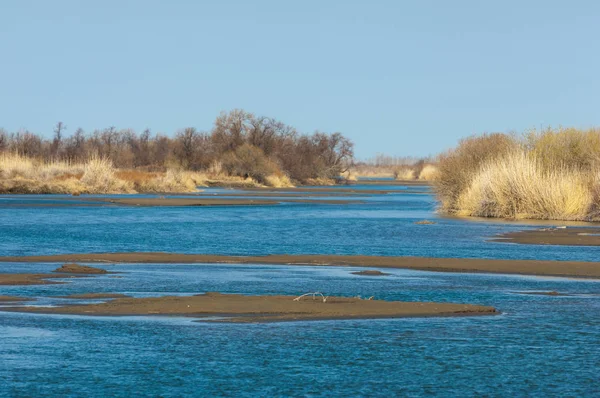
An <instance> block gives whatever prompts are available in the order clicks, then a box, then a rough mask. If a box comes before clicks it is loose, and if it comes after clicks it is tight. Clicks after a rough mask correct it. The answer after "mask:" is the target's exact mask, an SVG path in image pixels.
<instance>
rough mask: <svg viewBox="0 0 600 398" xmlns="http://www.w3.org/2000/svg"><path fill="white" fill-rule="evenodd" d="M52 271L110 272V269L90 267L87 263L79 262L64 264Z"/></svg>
mask: <svg viewBox="0 0 600 398" xmlns="http://www.w3.org/2000/svg"><path fill="white" fill-rule="evenodd" d="M52 272H59V273H64V274H92V275H98V274H108V271H107V270H105V269H102V268H94V267H89V266H87V265H79V264H73V263H70V264H63V265H62V266H61V267H59V268H57V269H55V270H54V271H52Z"/></svg>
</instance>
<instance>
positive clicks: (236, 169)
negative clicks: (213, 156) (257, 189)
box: [221, 144, 283, 184]
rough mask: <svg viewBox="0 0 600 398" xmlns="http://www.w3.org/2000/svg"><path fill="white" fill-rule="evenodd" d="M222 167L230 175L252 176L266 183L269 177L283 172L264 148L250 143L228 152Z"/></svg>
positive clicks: (223, 159)
mask: <svg viewBox="0 0 600 398" xmlns="http://www.w3.org/2000/svg"><path fill="white" fill-rule="evenodd" d="M221 162H222V167H223V169H225V170H226V171H227V172H228V173H229V174H230V175H236V176H240V177H244V178H248V177H249V178H252V179H254V180H256V181H257V182H259V183H261V184H264V183H266V182H267V180H266V179H267V177H268V176H270V175H273V174H279V175H282V174H283V173H282V172H281V170H279V168H278V167H277V165H276V164H275V163H274V162H273V161H271V160H270V159H269V158H267V157H266V156H265V154H264V152H263V151H262V149H260V148H257V147H255V146H253V145H250V144H243V145H241V146H240V147H238V148H237V149H236V150H235V152H228V153H227V154H225V156H223V158H222V160H221Z"/></svg>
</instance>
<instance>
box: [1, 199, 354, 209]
mask: <svg viewBox="0 0 600 398" xmlns="http://www.w3.org/2000/svg"><path fill="white" fill-rule="evenodd" d="M51 200H55V199H53V198H43V199H35V203H34V202H33V201H32V202H30V203H18V202H17V203H2V204H1V205H2V207H80V206H83V207H90V206H141V207H172V206H185V207H195V206H272V205H279V204H282V203H312V204H329V205H340V204H343V205H345V204H360V203H364V202H363V201H361V200H351V199H303V198H299V199H291V198H290V199H286V198H283V199H278V200H275V199H221V198H206V197H200V198H190V197H186V198H168V197H167V198H161V197H155V198H148V197H140V198H137V197H126V198H88V197H86V198H81V197H75V198H61V199H60V201H61V202H56V203H47V202H48V201H51Z"/></svg>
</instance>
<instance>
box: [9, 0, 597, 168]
mask: <svg viewBox="0 0 600 398" xmlns="http://www.w3.org/2000/svg"><path fill="white" fill-rule="evenodd" d="M599 43H600V2H598V1H568V2H567V1H494V2H492V1H442V0H439V1H416V0H415V1H393V0H390V1H373V0H370V1H367V0H362V1H332V0H330V1H325V0H321V1H307V0H302V1H294V2H292V1H280V0H273V1H260V0H253V1H242V0H240V1H233V0H232V1H227V0H220V1H217V0H213V1H200V0H197V1H194V0H189V1H184V0H173V1H167V0H164V1H151V0H139V1H133V0H129V1H127V0H119V1H107V0H102V1H80V0H73V1H63V0H52V1H46V0H39V1H30V0H2V2H1V3H0V126H1V127H4V128H6V129H7V130H9V131H15V130H18V129H21V128H27V129H30V130H31V131H35V132H41V133H44V134H47V135H50V134H51V131H52V126H53V125H54V124H55V123H56V122H57V121H59V120H60V121H63V122H65V123H66V124H67V126H68V127H69V130H68V132H71V133H72V132H73V131H74V130H75V128H76V127H83V128H84V129H86V130H87V131H89V130H92V129H94V128H104V127H108V126H111V125H114V126H117V127H118V128H134V129H136V130H138V131H141V130H142V129H144V128H146V127H150V128H151V129H152V131H153V132H167V133H172V132H174V131H176V130H177V129H179V128H183V127H186V126H195V127H197V128H199V129H201V130H208V129H210V127H211V126H212V122H213V120H214V118H215V117H216V116H217V114H218V113H219V112H220V111H221V110H229V109H233V108H243V109H245V110H247V111H250V112H254V113H256V114H259V115H266V116H273V117H276V118H277V119H280V120H282V121H284V122H286V123H288V124H291V125H293V126H296V127H297V128H298V129H300V130H301V131H306V132H312V131H314V130H317V129H319V130H322V131H327V132H333V131H340V132H342V133H344V134H345V135H347V136H349V137H350V138H352V139H353V140H354V142H355V143H356V154H357V155H358V157H360V158H366V157H370V156H372V155H374V154H376V153H377V152H384V153H387V154H391V155H418V156H421V155H427V154H435V153H437V152H439V151H441V150H444V149H446V148H448V147H450V146H453V145H454V144H455V143H456V142H457V140H458V139H459V138H460V137H463V136H466V135H470V134H473V133H480V132H486V131H488V132H489V131H509V130H516V131H522V130H524V129H527V128H531V127H539V126H540V125H543V126H548V125H553V126H558V125H561V124H562V125H565V126H576V127H588V126H593V125H600V77H599V76H600V44H599Z"/></svg>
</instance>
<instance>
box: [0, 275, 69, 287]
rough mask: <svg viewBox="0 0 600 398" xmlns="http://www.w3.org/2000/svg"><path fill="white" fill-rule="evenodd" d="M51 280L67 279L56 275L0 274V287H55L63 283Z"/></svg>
mask: <svg viewBox="0 0 600 398" xmlns="http://www.w3.org/2000/svg"><path fill="white" fill-rule="evenodd" d="M53 278H61V279H62V278H68V276H65V275H56V274H0V286H25V285H57V284H61V283H64V282H58V281H52V280H49V279H53Z"/></svg>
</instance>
